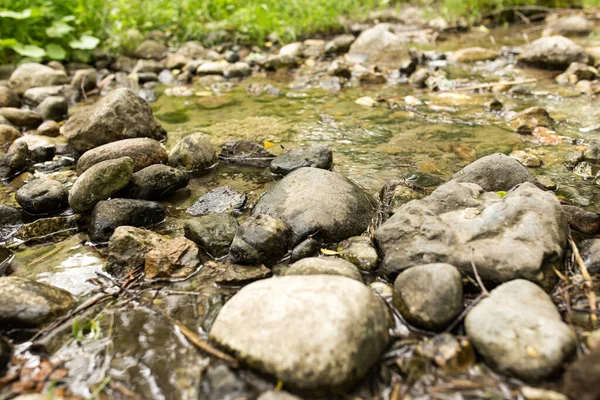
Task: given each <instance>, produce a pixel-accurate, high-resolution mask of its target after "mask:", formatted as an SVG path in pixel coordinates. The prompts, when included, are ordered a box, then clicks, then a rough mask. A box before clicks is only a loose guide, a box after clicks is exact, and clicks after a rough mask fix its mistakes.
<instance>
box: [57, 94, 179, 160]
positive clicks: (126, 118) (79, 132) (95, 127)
mask: <svg viewBox="0 0 600 400" xmlns="http://www.w3.org/2000/svg"><path fill="white" fill-rule="evenodd" d="M61 133H62V134H63V135H64V136H65V137H66V138H67V140H68V141H69V144H71V145H72V146H73V147H74V148H75V149H77V150H78V151H81V152H84V151H87V150H90V149H92V148H94V147H98V146H101V145H103V144H106V143H110V142H114V141H117V140H121V139H131V138H138V137H149V138H151V139H155V140H159V141H160V140H164V139H165V138H166V136H167V133H166V132H165V130H164V129H163V127H162V126H160V125H159V124H158V123H157V122H156V120H155V119H154V117H153V116H152V110H151V109H150V107H149V106H148V104H147V103H146V102H145V101H144V100H143V99H142V98H141V97H139V96H138V95H137V94H135V92H133V91H132V90H130V89H125V88H119V89H115V90H113V91H111V92H110V93H109V94H108V95H107V96H106V97H104V98H103V99H101V100H100V101H98V102H97V103H96V104H95V105H93V106H90V107H87V108H85V109H83V110H81V111H78V112H77V113H76V114H75V115H73V116H72V117H71V118H70V119H69V120H68V121H67V123H66V124H65V125H63V127H62V128H61Z"/></svg>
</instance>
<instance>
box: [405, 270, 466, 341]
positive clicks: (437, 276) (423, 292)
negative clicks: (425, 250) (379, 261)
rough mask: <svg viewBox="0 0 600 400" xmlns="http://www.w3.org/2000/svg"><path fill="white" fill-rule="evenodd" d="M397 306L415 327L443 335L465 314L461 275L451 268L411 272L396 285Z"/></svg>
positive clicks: (406, 273) (407, 272) (406, 272)
mask: <svg viewBox="0 0 600 400" xmlns="http://www.w3.org/2000/svg"><path fill="white" fill-rule="evenodd" d="M394 305H395V306H396V308H397V309H398V310H399V311H400V313H401V314H402V316H403V317H404V318H405V319H406V320H407V321H408V323H410V324H411V325H414V326H416V327H418V328H422V329H427V330H431V331H442V330H444V329H446V328H447V327H448V326H449V325H450V324H451V323H452V322H453V321H454V320H455V319H456V318H457V317H458V316H459V315H460V313H461V312H462V310H463V291H462V277H461V275H460V272H459V271H458V269H456V268H455V267H454V266H452V265H449V264H427V265H419V266H416V267H412V268H409V269H407V270H406V271H404V272H402V273H401V274H400V275H398V277H397V278H396V281H395V282H394Z"/></svg>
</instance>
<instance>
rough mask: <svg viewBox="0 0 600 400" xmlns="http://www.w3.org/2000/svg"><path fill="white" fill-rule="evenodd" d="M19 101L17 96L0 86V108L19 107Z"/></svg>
mask: <svg viewBox="0 0 600 400" xmlns="http://www.w3.org/2000/svg"><path fill="white" fill-rule="evenodd" d="M20 106H21V100H20V99H19V96H18V95H17V94H16V93H15V92H13V91H12V90H10V89H9V88H7V87H6V86H0V108H2V107H16V108H18V107H20Z"/></svg>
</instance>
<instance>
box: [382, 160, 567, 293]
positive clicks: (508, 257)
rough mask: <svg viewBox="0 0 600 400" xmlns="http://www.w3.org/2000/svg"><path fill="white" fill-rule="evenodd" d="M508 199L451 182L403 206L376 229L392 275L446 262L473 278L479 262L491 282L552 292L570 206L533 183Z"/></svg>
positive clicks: (386, 268)
mask: <svg viewBox="0 0 600 400" xmlns="http://www.w3.org/2000/svg"><path fill="white" fill-rule="evenodd" d="M515 162H516V161H515ZM503 195H504V194H502V195H499V194H497V193H493V192H487V193H486V192H485V191H484V190H483V189H482V188H481V187H480V186H478V185H476V184H470V183H458V182H454V181H450V182H448V183H446V184H444V185H442V186H440V187H439V188H438V189H436V190H435V191H434V192H433V193H432V194H431V195H430V196H428V197H426V198H425V199H423V200H415V201H411V202H409V203H407V204H405V205H403V206H401V207H400V208H399V209H397V210H396V213H395V214H394V215H393V216H392V217H391V218H390V219H389V220H387V221H386V222H385V223H384V224H383V225H382V226H381V227H379V229H377V231H376V232H375V240H376V242H377V246H378V247H379V251H380V254H382V255H383V262H382V268H383V271H384V273H385V274H386V275H387V276H389V277H394V276H396V275H397V274H398V273H399V272H401V271H403V270H405V269H407V268H410V267H412V266H416V265H421V264H430V263H437V262H444V263H448V264H451V265H454V266H455V267H457V268H458V269H459V270H461V272H463V273H465V274H472V272H473V267H472V265H471V263H472V262H473V263H475V265H476V266H477V270H478V272H479V275H480V276H481V278H482V279H483V280H484V281H491V282H505V281H508V280H512V279H517V278H525V279H529V280H532V281H534V282H538V283H540V284H542V285H543V286H544V287H546V288H549V287H551V285H552V284H553V282H554V279H555V276H556V275H555V273H554V271H553V269H552V268H553V267H556V268H559V269H560V268H562V259H563V255H564V248H565V245H566V235H567V233H568V225H567V218H566V215H565V213H564V211H563V209H562V206H561V205H560V203H559V201H558V200H557V198H556V196H555V195H554V194H553V193H550V192H545V191H543V190H541V189H538V188H537V187H535V186H534V185H532V184H531V183H523V184H521V185H519V186H517V187H515V188H514V189H512V190H510V191H509V192H508V193H506V195H505V196H504V197H503Z"/></svg>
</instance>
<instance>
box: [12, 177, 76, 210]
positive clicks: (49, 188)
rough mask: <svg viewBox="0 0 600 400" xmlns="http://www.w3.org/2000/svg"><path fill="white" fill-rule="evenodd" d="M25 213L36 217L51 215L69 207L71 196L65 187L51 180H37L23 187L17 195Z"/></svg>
mask: <svg viewBox="0 0 600 400" xmlns="http://www.w3.org/2000/svg"><path fill="white" fill-rule="evenodd" d="M15 199H16V200H17V203H19V205H20V206H21V208H23V210H25V212H27V213H29V214H34V215H40V214H41V215H43V214H51V213H54V212H58V211H61V210H63V209H65V208H67V207H68V206H69V194H68V192H67V190H66V189H65V188H64V186H63V185H62V184H61V183H60V182H57V181H55V180H51V179H35V180H33V181H31V182H28V183H26V184H25V185H23V186H22V187H21V188H20V189H19V190H17V193H16V194H15Z"/></svg>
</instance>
